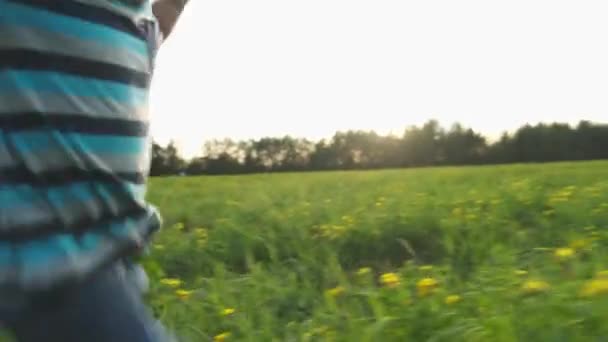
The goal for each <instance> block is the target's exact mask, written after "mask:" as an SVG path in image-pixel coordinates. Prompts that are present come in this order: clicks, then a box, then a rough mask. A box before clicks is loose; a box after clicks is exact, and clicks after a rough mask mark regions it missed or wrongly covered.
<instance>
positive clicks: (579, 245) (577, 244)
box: [570, 239, 589, 251]
mask: <svg viewBox="0 0 608 342" xmlns="http://www.w3.org/2000/svg"><path fill="white" fill-rule="evenodd" d="M587 246H589V240H587V239H576V240H574V241H572V242H571V243H570V248H571V249H573V250H574V251H580V250H582V249H585V248H587Z"/></svg>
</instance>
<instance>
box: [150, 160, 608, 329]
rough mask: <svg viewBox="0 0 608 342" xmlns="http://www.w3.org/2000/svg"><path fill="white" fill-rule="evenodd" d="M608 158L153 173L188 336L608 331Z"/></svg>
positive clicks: (166, 277)
mask: <svg viewBox="0 0 608 342" xmlns="http://www.w3.org/2000/svg"><path fill="white" fill-rule="evenodd" d="M607 175H608V162H604V161H601V162H581V163H555V164H529V165H508V166H484V167H450V168H428V169H407V170H384V171H357V172H320V173H291V174H259V175H248V176H216V177H175V178H155V179H153V180H152V182H151V188H150V191H149V200H150V201H151V202H152V203H153V204H155V205H157V206H158V207H159V208H160V209H161V211H162V213H163V216H164V221H165V224H164V228H163V230H162V232H161V233H159V235H158V236H157V238H156V239H155V242H154V244H153V245H152V247H151V250H150V254H149V255H148V256H147V257H146V258H145V259H144V265H145V267H146V269H147V271H148V272H149V275H150V277H151V278H152V288H151V291H150V293H149V295H148V300H149V302H150V303H151V305H152V306H153V307H154V310H155V312H156V314H157V315H158V317H159V318H160V319H161V320H162V321H163V322H164V323H165V324H166V325H168V326H170V327H171V329H172V330H173V331H175V332H176V333H177V334H178V335H179V336H180V337H181V338H182V339H184V340H185V341H590V340H592V341H599V340H604V339H605V338H608V325H606V324H605V322H606V320H607V319H608V259H607V256H608V255H607V254H608V250H607V249H606V248H605V247H606V245H608V178H607Z"/></svg>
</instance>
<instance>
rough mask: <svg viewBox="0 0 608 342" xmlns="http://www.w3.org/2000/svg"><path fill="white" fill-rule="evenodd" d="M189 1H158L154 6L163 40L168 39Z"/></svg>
mask: <svg viewBox="0 0 608 342" xmlns="http://www.w3.org/2000/svg"><path fill="white" fill-rule="evenodd" d="M187 3H188V0H156V1H155V2H154V4H153V5H152V10H153V11H154V16H156V19H157V20H158V23H159V26H160V30H161V32H162V34H163V39H167V37H168V36H169V34H171V31H173V27H175V23H176V22H177V19H178V18H179V16H180V15H181V14H182V11H183V10H184V7H185V6H186V4H187Z"/></svg>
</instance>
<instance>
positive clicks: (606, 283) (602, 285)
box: [581, 278, 608, 297]
mask: <svg viewBox="0 0 608 342" xmlns="http://www.w3.org/2000/svg"><path fill="white" fill-rule="evenodd" d="M603 294H608V279H606V278H601V279H593V280H590V281H588V282H587V283H586V284H585V285H584V286H583V289H582V290H581V296H583V297H594V296H598V295H603Z"/></svg>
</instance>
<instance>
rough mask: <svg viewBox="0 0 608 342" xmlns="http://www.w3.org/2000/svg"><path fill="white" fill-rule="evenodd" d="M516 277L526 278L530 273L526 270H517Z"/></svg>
mask: <svg viewBox="0 0 608 342" xmlns="http://www.w3.org/2000/svg"><path fill="white" fill-rule="evenodd" d="M514 273H515V275H516V276H520V277H524V276H527V275H528V271H526V270H515V272H514Z"/></svg>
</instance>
